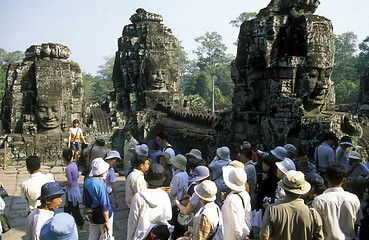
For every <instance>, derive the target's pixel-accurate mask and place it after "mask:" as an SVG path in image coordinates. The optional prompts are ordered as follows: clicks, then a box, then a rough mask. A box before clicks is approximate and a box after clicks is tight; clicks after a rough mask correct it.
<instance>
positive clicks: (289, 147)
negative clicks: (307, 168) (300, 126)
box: [284, 143, 297, 161]
mask: <svg viewBox="0 0 369 240" xmlns="http://www.w3.org/2000/svg"><path fill="white" fill-rule="evenodd" d="M284 149H286V151H287V154H286V158H289V159H291V160H292V161H295V157H296V151H297V148H296V147H295V146H294V145H293V144H290V143H289V144H286V145H284Z"/></svg>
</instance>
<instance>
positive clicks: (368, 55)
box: [356, 36, 369, 77]
mask: <svg viewBox="0 0 369 240" xmlns="http://www.w3.org/2000/svg"><path fill="white" fill-rule="evenodd" d="M359 49H360V52H359V55H358V57H357V65H356V68H357V74H358V76H359V77H361V76H363V74H364V72H365V70H366V69H367V68H369V36H367V37H366V38H365V39H364V40H363V41H362V42H361V43H360V44H359Z"/></svg>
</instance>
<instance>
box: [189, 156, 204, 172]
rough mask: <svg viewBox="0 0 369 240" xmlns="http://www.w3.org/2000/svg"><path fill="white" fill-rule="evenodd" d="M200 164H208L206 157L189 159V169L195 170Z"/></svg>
mask: <svg viewBox="0 0 369 240" xmlns="http://www.w3.org/2000/svg"><path fill="white" fill-rule="evenodd" d="M198 166H206V161H205V160H204V159H193V158H191V160H189V161H187V171H188V172H189V171H190V170H194V169H195V168H196V167H198Z"/></svg>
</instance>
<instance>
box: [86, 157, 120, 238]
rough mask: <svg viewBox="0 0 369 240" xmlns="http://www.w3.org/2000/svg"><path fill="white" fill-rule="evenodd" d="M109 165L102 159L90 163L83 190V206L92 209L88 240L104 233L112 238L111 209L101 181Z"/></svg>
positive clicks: (105, 189) (105, 188)
mask: <svg viewBox="0 0 369 240" xmlns="http://www.w3.org/2000/svg"><path fill="white" fill-rule="evenodd" d="M109 168H110V165H109V164H108V163H107V162H105V161H104V159H102V158H95V159H94V160H93V161H92V163H91V172H90V174H89V177H88V178H86V180H85V184H84V188H83V201H82V202H83V205H85V207H87V208H91V209H94V214H93V216H92V220H91V221H90V231H89V238H88V239H89V240H98V239H100V236H101V235H102V234H104V232H108V233H109V235H110V236H113V208H112V206H111V204H110V199H109V195H108V193H107V187H106V184H105V183H104V182H103V181H102V178H103V177H104V176H105V174H106V173H107V171H108V170H109Z"/></svg>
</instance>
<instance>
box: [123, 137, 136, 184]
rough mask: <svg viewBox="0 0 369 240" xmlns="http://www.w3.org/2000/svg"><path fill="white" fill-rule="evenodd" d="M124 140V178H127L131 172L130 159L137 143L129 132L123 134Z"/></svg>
mask: <svg viewBox="0 0 369 240" xmlns="http://www.w3.org/2000/svg"><path fill="white" fill-rule="evenodd" d="M124 138H125V140H124V147H123V164H124V172H125V176H126V177H127V176H128V174H129V172H130V171H131V158H132V157H133V155H134V153H135V147H136V146H137V144H138V141H137V140H136V139H135V138H134V137H133V136H132V133H131V132H130V131H127V132H125V133H124Z"/></svg>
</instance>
